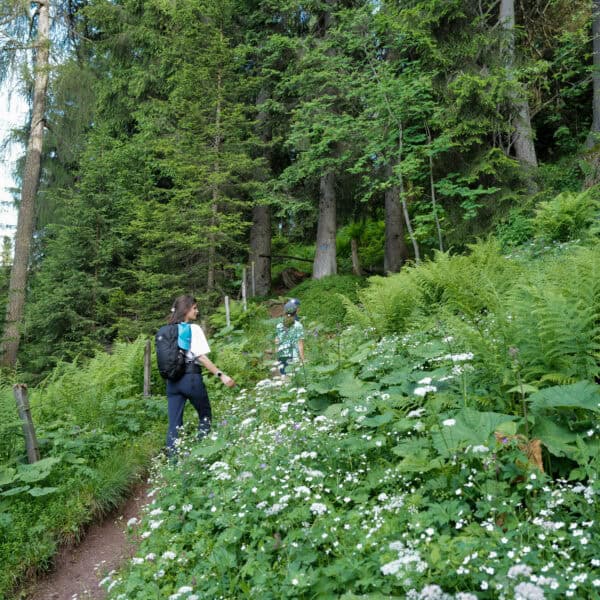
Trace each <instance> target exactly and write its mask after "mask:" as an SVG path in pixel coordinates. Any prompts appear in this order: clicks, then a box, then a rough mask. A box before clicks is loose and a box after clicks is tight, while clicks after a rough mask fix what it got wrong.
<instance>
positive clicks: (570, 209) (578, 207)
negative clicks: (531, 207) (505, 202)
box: [533, 189, 600, 242]
mask: <svg viewBox="0 0 600 600" xmlns="http://www.w3.org/2000/svg"><path fill="white" fill-rule="evenodd" d="M597 193H598V192H597V191H596V190H593V189H592V190H587V191H585V192H580V193H576V192H562V193H560V194H559V195H558V196H556V197H555V198H553V199H552V200H548V201H546V202H542V203H540V204H539V205H538V207H537V209H536V214H535V217H534V218H533V226H534V228H535V231H536V234H537V235H539V236H541V237H543V238H544V239H546V240H548V241H557V242H565V241H567V240H572V239H576V238H579V239H581V238H585V237H588V236H590V235H595V234H597V233H598V217H599V215H600V203H599V201H598V197H597ZM594 225H595V228H593V227H592V226H594Z"/></svg>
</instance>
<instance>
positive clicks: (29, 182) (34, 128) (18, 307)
mask: <svg viewBox="0 0 600 600" xmlns="http://www.w3.org/2000/svg"><path fill="white" fill-rule="evenodd" d="M34 6H35V7H36V11H35V15H34V17H33V18H32V25H34V27H33V30H34V31H35V34H34V35H35V37H34V40H33V47H34V49H35V53H34V56H35V58H34V71H33V95H32V104H31V106H32V108H31V118H30V123H29V136H28V141H27V149H26V153H25V166H24V169H23V175H22V184H21V202H20V204H19V216H18V219H17V231H16V234H15V249H14V259H13V263H12V268H11V273H10V283H9V290H8V303H7V308H6V319H5V325H4V332H3V337H2V346H1V348H0V364H2V365H3V366H5V367H14V366H15V365H16V362H17V353H18V350H19V343H20V340H21V327H22V320H23V313H24V308H25V291H26V286H27V273H28V267H29V257H30V252H31V243H32V236H33V228H34V220H35V198H36V194H37V190H38V186H39V182H40V172H41V164H42V146H43V142H44V123H45V120H44V113H45V107H46V91H47V88H48V76H49V65H50V0H39V1H37V2H35V4H34Z"/></svg>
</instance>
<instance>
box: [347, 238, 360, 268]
mask: <svg viewBox="0 0 600 600" xmlns="http://www.w3.org/2000/svg"><path fill="white" fill-rule="evenodd" d="M350 251H351V253H352V272H353V273H354V274H355V275H359V276H360V275H362V269H361V268H360V259H359V257H358V242H357V241H356V238H352V239H351V240H350Z"/></svg>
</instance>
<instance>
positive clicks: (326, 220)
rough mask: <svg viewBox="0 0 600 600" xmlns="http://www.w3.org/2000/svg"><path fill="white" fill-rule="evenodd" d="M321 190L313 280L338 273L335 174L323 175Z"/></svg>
mask: <svg viewBox="0 0 600 600" xmlns="http://www.w3.org/2000/svg"><path fill="white" fill-rule="evenodd" d="M319 188H320V189H319V224H318V226H317V248H316V251H315V260H314V263H313V279H321V278H322V277H327V276H328V275H335V274H336V273H337V262H336V248H335V234H336V231H337V223H336V218H337V216H336V201H335V174H334V173H332V172H329V173H326V174H325V175H323V176H322V177H321V181H320V185H319Z"/></svg>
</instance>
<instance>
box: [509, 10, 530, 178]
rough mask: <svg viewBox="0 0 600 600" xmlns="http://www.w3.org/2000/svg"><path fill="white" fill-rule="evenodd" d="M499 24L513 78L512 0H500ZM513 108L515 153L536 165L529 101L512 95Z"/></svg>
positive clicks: (510, 75) (526, 163)
mask: <svg viewBox="0 0 600 600" xmlns="http://www.w3.org/2000/svg"><path fill="white" fill-rule="evenodd" d="M500 25H501V27H502V29H503V30H504V32H505V35H506V45H505V55H506V67H507V72H508V76H509V78H510V79H513V74H512V69H513V65H514V61H515V3H514V0H501V2H500ZM512 103H513V107H514V109H515V113H516V114H515V118H514V120H513V126H514V129H515V130H514V133H513V143H514V146H515V154H516V156H517V159H518V160H519V162H521V164H523V165H525V166H526V167H530V168H531V167H537V164H538V163H537V155H536V152H535V145H534V143H533V130H532V128H531V117H530V113H529V102H528V101H527V99H526V98H522V97H520V96H519V94H517V93H514V94H513V95H512Z"/></svg>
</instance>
